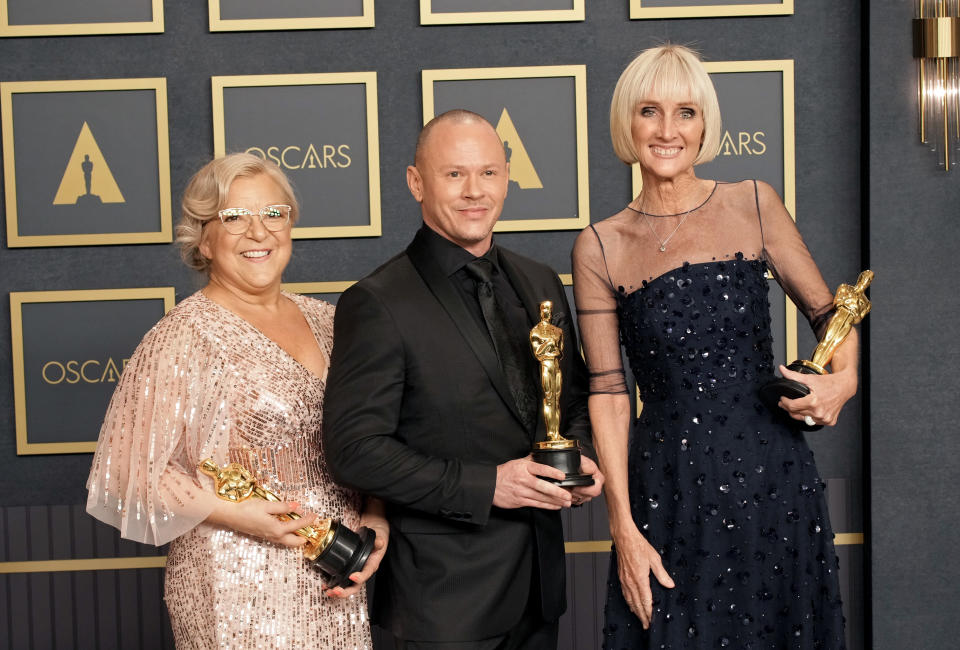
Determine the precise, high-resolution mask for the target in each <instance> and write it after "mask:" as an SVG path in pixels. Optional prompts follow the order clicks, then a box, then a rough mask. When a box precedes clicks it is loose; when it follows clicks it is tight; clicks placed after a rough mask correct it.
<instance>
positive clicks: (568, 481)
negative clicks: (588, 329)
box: [530, 300, 593, 487]
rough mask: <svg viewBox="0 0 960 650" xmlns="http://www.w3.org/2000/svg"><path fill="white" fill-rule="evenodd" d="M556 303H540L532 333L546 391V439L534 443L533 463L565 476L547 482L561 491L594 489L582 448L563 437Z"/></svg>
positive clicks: (532, 345) (560, 347)
mask: <svg viewBox="0 0 960 650" xmlns="http://www.w3.org/2000/svg"><path fill="white" fill-rule="evenodd" d="M552 318H553V303H552V302H550V301H549V300H544V301H543V302H541V303H540V322H539V323H537V324H536V325H534V327H533V329H532V330H530V349H531V350H532V351H533V356H534V357H535V358H536V360H537V361H539V362H540V387H541V389H542V391H543V403H542V409H541V410H542V413H543V421H544V423H545V424H546V428H547V439H546V440H541V441H539V442H537V443H534V446H533V460H534V461H535V462H537V463H541V464H543V465H550V466H551V467H556V468H557V469H559V470H561V471H562V472H564V473H565V474H566V475H567V476H566V478H564V479H562V480H557V479H551V478H545V477H541V478H544V480H547V481H550V482H551V483H556V484H557V485H559V486H561V487H574V486H577V485H593V477H592V476H590V475H589V474H581V473H580V444H579V443H578V442H577V441H576V440H568V439H567V438H564V437H563V436H561V435H560V392H561V390H562V389H563V373H562V372H561V369H560V359H562V358H563V330H562V329H560V328H559V327H557V326H556V325H554V324H553V323H551V322H550V321H551V319H552Z"/></svg>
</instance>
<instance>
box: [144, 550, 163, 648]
mask: <svg viewBox="0 0 960 650" xmlns="http://www.w3.org/2000/svg"><path fill="white" fill-rule="evenodd" d="M137 578H138V580H139V584H138V585H137V597H138V598H139V601H140V626H139V627H140V647H141V648H144V650H146V649H150V650H153V649H154V648H162V647H163V646H164V644H163V632H164V625H165V624H164V620H163V612H164V611H165V610H166V605H165V604H164V602H163V571H162V570H161V569H150V570H147V571H138V572H137Z"/></svg>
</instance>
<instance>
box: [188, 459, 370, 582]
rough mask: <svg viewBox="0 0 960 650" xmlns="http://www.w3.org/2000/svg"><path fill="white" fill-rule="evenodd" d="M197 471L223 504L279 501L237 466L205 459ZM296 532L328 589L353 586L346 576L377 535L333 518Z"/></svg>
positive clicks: (367, 553) (294, 515)
mask: <svg viewBox="0 0 960 650" xmlns="http://www.w3.org/2000/svg"><path fill="white" fill-rule="evenodd" d="M198 469H199V470H200V471H201V472H203V473H204V474H206V475H207V476H209V477H211V478H212V479H213V481H214V490H216V493H217V496H218V497H220V498H221V499H224V500H226V501H233V502H234V503H237V502H240V501H245V500H247V499H250V498H254V499H263V500H264V501H281V499H280V497H279V496H277V495H276V494H275V493H274V492H271V491H270V490H269V489H267V488H266V487H265V486H264V485H263V484H261V483H260V482H258V481H257V479H256V478H255V477H254V476H253V474H252V473H251V472H250V471H249V470H248V469H246V468H245V467H244V466H243V465H240V464H238V463H230V464H229V465H224V466H223V467H219V466H217V464H216V463H215V462H214V461H213V459H212V458H208V459H206V460H204V461H203V462H201V463H200V464H199V466H198ZM277 519H279V520H281V521H291V520H293V521H296V520H297V519H301V517H300V515H298V514H297V513H295V512H288V513H287V514H285V515H277ZM296 533H297V535H300V536H301V537H303V538H305V539H306V540H307V543H306V545H305V546H304V547H303V549H302V551H303V556H304V557H305V558H306V559H307V560H308V561H309V562H310V564H311V566H312V567H313V568H314V569H316V570H317V571H319V572H320V574H321V576H323V582H324V584H325V585H326V586H327V587H328V588H334V587H345V586H347V585H350V584H353V581H352V580H351V579H350V574H352V573H356V572H357V571H360V570H361V569H362V568H363V565H364V564H366V562H367V558H369V557H370V553H371V551H373V543H374V541H375V540H376V538H377V533H376V532H375V531H373V530H371V529H370V528H367V527H366V526H363V527H361V528H360V530H359V531H357V532H353V531H352V530H350V529H349V528H347V527H346V526H344V525H343V524H342V523H340V522H339V521H338V520H336V519H322V518H318V519H317V520H316V521H314V522H313V523H312V524H308V525H305V526H304V527H303V528H298V529H297V531H296Z"/></svg>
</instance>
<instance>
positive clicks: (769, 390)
mask: <svg viewBox="0 0 960 650" xmlns="http://www.w3.org/2000/svg"><path fill="white" fill-rule="evenodd" d="M787 368H788V369H789V370H792V371H794V372H799V373H803V374H805V375H822V374H824V373H826V370H823V369H822V368H819V367H818V366H815V365H814V364H813V363H810V362H809V361H808V362H806V363H804V362H803V361H794V362H793V363H791V364H790V365H789V366H787ZM821 371H822V372H821ZM809 394H810V387H809V386H807V385H806V384H803V383H801V382H799V381H794V380H793V379H787V378H786V377H777V378H776V379H774V380H772V381H769V382H767V383H766V384H764V385H763V386H762V387H761V388H760V399H761V400H762V401H763V403H764V404H766V405H767V408H769V409H770V410H772V411H773V412H774V413H777V412H782V413H786V411H784V410H783V409H781V408H780V407H779V406H778V403H779V402H780V398H781V397H786V398H787V399H797V398H799V397H806V396H807V395H809ZM794 424H795V425H796V426H797V427H798V428H799V429H800V430H802V431H819V430H820V429H822V428H823V425H822V424H815V425H813V426H808V425H807V424H805V423H804V422H803V421H802V420H794Z"/></svg>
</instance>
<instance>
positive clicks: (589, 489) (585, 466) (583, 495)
mask: <svg viewBox="0 0 960 650" xmlns="http://www.w3.org/2000/svg"><path fill="white" fill-rule="evenodd" d="M580 472H581V473H582V474H589V475H591V476H592V477H593V485H580V486H578V487H575V488H571V489H570V496H571V497H573V505H575V506H582V505H583V504H584V503H587V502H588V501H590V499H592V498H593V497H597V496H600V493H601V492H603V472H601V471H600V468H599V467H597V464H596V463H595V462H593V461H592V460H591V459H590V458H589V457H587V456H583V455H581V456H580Z"/></svg>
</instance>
